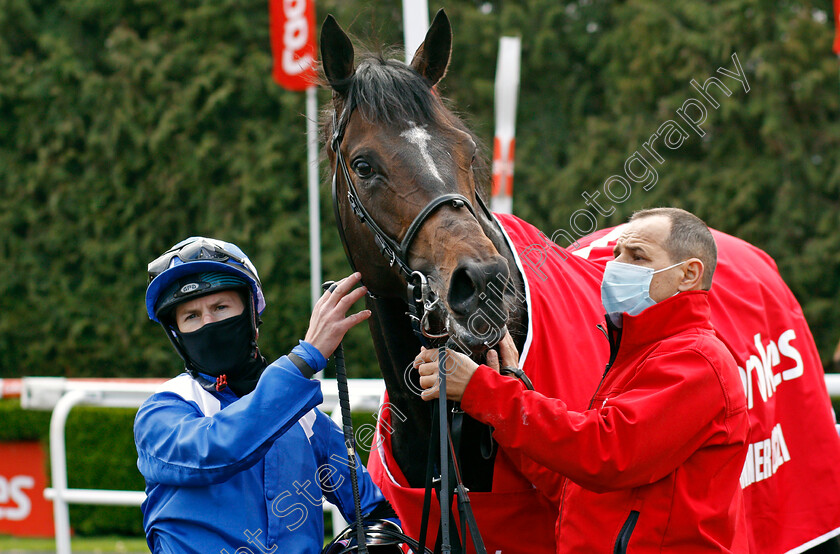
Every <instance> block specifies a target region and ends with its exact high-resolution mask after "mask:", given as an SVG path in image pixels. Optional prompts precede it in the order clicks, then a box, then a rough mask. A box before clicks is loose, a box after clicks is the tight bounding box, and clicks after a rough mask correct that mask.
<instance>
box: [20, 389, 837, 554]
mask: <svg viewBox="0 0 840 554" xmlns="http://www.w3.org/2000/svg"><path fill="white" fill-rule="evenodd" d="M161 382H162V381H161ZM321 383H322V384H321V390H322V391H323V393H324V403H323V404H322V405H321V406H319V408H320V409H321V411H323V412H324V413H327V414H331V417H332V418H333V420H335V421H340V410H339V408H338V388H337V386H336V382H335V380H334V379H324V380H322V381H321ZM159 384H160V382H150V383H137V382H119V381H116V382H108V381H93V380H91V381H74V380H68V379H65V378H63V377H24V378H23V390H22V392H21V405H22V406H23V407H24V408H27V409H32V410H52V417H51V419H50V462H51V466H52V487H51V488H48V489H46V490H45V491H44V496H45V497H47V498H48V499H49V500H52V502H53V514H54V518H55V546H56V554H70V553H71V552H72V550H71V547H70V514H69V511H68V505H69V504H99V505H111V506H139V505H140V504H141V503H142V502H143V500H144V499H145V498H146V494H145V493H144V492H143V491H114V490H101V489H69V488H67V453H66V450H65V442H64V431H65V424H66V423H67V416H68V415H69V414H70V410H72V409H73V407H74V406H78V405H86V406H103V407H114V408H139V407H140V405H141V404H142V403H143V401H144V400H145V399H146V398H148V397H149V396H150V395H151V394H152V393H153V392H154V391H155V389H156V388H157V387H158V385H159ZM825 384H826V388H827V389H828V394H829V396H830V397H831V398H832V399H835V400H836V399H840V374H826V376H825ZM349 389H350V407H351V409H354V410H360V411H365V412H369V413H372V412H375V411H376V410H377V409H378V407H379V402H380V400H381V398H382V393H383V392H384V390H385V383H384V382H383V381H382V380H380V379H350V381H349ZM837 427H838V432H840V425H838V426H837ZM325 507H327V508H328V509H329V510H330V511H331V512H332V516H333V529H336V530H338V529H341V528H342V527H343V526H344V525H345V523H344V519H343V518H342V517H341V514H340V513H339V511H338V509H337V508H336V507H335V506H332V505H331V504H328V503H327V502H326V501H325Z"/></svg>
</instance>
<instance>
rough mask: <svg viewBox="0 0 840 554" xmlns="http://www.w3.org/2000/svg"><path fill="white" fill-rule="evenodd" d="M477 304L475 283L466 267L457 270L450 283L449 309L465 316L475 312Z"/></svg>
mask: <svg viewBox="0 0 840 554" xmlns="http://www.w3.org/2000/svg"><path fill="white" fill-rule="evenodd" d="M477 304H478V297H477V295H476V284H475V281H473V279H472V278H471V277H470V275H469V272H468V271H467V268H466V267H459V268H457V269H456V270H455V271H454V272H453V273H452V279H451V281H450V283H449V307H450V308H451V309H452V311H454V312H455V313H457V314H459V315H465V314H468V313H470V312H472V311H474V310H475V306H476V305H477Z"/></svg>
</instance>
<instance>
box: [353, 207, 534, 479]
mask: <svg viewBox="0 0 840 554" xmlns="http://www.w3.org/2000/svg"><path fill="white" fill-rule="evenodd" d="M481 222H482V226H483V227H485V233H486V234H487V236H488V237H489V238H490V240H491V241H493V243H494V245H495V246H496V249H497V250H498V251H499V253H500V254H501V255H502V256H504V257H505V259H507V260H508V264H509V267H510V270H511V271H510V278H511V283H510V285H509V286H511V287H514V288H513V289H512V290H516V291H517V292H516V294H515V295H513V296H514V297H515V298H517V299H521V298H524V281H523V278H522V275H521V274H520V272H519V270H518V269H517V265H516V259H515V254H514V252H513V251H512V250H511V248H510V247H509V246H508V244H507V241H506V240H505V238H504V236H503V235H502V233H501V232H500V231H499V229H498V228H497V226H496V224H495V222H492V221H486V220H484V218H482V220H481ZM367 307H368V309H370V311H371V318H370V319H369V320H368V321H369V325H370V331H371V335H372V337H373V343H374V347H375V349H376V356H377V359H378V361H379V367H380V370H381V371H382V378H383V380H384V381H385V387H386V389H387V390H388V401H389V403H390V405H391V406H390V407H391V421H390V423H389V425H390V427H386V426H384V425H383V426H381V427H380V429H383V430H385V431H389V432H391V451H392V454H393V456H394V460H395V461H396V463H397V465H398V466H399V468H400V470H401V471H402V473H403V475H405V477H406V479H407V481H408V484H409V486H413V487H422V486H423V483H424V481H425V472H426V456H427V454H428V447H429V438H430V434H431V411H430V408H429V404H428V403H427V402H426V401H424V400H422V399H421V398H420V396H419V394H418V392H417V391H418V387H419V385H418V383H417V372H416V371H413V372H412V371H408V368H409V366H410V365H411V363H412V361H413V360H414V358H415V356H416V355H417V354H418V353H419V352H420V341H419V340H418V339H417V337H416V336H415V335H414V332H413V330H412V328H411V322H410V320H409V318H408V316H407V315H406V310H407V305H406V303H405V302H404V301H402V300H401V299H392V298H375V299H374V298H371V297H367ZM511 315H512V317H513V320H512V321H511V322H510V323H509V328H510V330H511V335H512V336H513V338H514V341H515V342H516V346H517V348H519V349H520V350H521V349H522V345H523V343H524V341H525V332H524V330H525V329H527V328H528V325H527V317H528V314H527V307H526V306H525V305H524V304H523V303H521V302H517V305H516V309H515V310H513V311H512V313H511ZM407 380H409V381H410V382H409V381H407ZM464 425H465V430H466V431H465V435H467V437H468V438H466V440H465V441H464V444H463V447H462V449H461V457H462V461H463V464H462V468H463V470H464V480H465V481H467V486H468V487H469V488H471V489H473V490H478V491H481V490H484V491H486V490H490V487H491V484H492V479H493V461H494V459H493V458H492V457H491V458H490V459H484V458H482V457H481V456H480V454H479V447H478V442H479V441H480V440H481V434H482V433H483V432H486V429H484V427H483V426H482V425H481V424H479V423H478V422H476V421H474V420H472V418H466V420H465V423H464Z"/></svg>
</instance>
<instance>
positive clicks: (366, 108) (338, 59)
mask: <svg viewBox="0 0 840 554" xmlns="http://www.w3.org/2000/svg"><path fill="white" fill-rule="evenodd" d="M451 45H452V31H451V28H450V25H449V20H448V18H447V17H446V15H445V13H444V12H443V10H441V11H439V12H438V14H437V16H436V17H435V19H434V22H433V23H432V25H431V27H430V28H429V31H428V33H427V34H426V39H425V41H424V43H423V44H422V45H421V46H420V48H419V49H418V51H417V54H416V55H415V56H414V59H413V60H412V62H411V64H410V65H405V64H403V63H402V62H400V61H397V60H386V59H383V58H382V57H381V56H366V57H364V58H362V59H361V60H360V61H359V63H358V65H357V64H356V62H355V53H354V50H353V46H352V44H351V42H350V40H349V38H348V37H347V35H346V34H345V33H344V31H343V30H342V29H341V28H340V27H339V25H338V24H337V23H336V22H335V20H334V19H333V18H332V17H331V16H328V17H327V19H326V20H325V22H324V24H323V26H322V29H321V59H322V63H323V68H324V73H325V75H326V78H327V81H328V82H329V86H330V87H331V88H332V90H333V106H332V110H329V112H328V117H327V118H326V122H325V125H324V131H325V136H326V141H327V152H328V155H329V159H330V164H331V167H332V170H333V176H334V177H333V179H334V185H333V186H334V200H335V201H336V206H337V208H336V217H337V218H338V221H337V223H338V225H339V228H340V229H341V230H342V233H343V237H342V239H343V241H344V246H345V248H346V250H347V253H348V256H349V257H350V260H351V263H352V265H353V266H354V267H355V268H357V269H358V270H359V271H361V272H362V275H363V281H364V283H365V285H366V286H367V287H368V289H369V290H370V292H371V293H372V294H375V295H379V296H386V297H400V298H406V295H407V292H406V291H407V288H406V287H407V283H412V282H413V283H414V284H415V285H417V288H416V293H415V294H417V295H418V297H419V296H421V295H422V289H421V286H420V285H421V283H420V281H421V280H422V277H421V276H419V275H415V277H412V276H411V273H412V272H419V273H420V274H422V276H425V277H426V278H427V279H428V285H429V290H430V294H428V295H426V296H425V300H426V305H427V308H428V315H427V319H426V320H425V321H424V322H423V323H424V326H425V329H426V332H427V334H428V335H444V334H449V336H450V337H451V338H453V339H454V340H455V342H456V343H457V344H458V345H459V346H461V347H462V348H464V349H467V350H469V351H471V352H472V353H473V354H479V353H481V352H482V351H484V350H486V349H487V348H488V347H489V346H492V345H493V344H495V342H497V341H498V340H499V338H500V337H501V333H502V331H503V329H504V326H505V322H506V320H507V318H508V308H507V306H506V304H505V302H504V296H505V288H506V287H507V284H508V280H509V277H510V270H509V267H508V263H507V261H506V260H505V258H503V257H502V256H501V255H500V254H499V252H498V251H497V249H496V247H495V246H494V244H493V242H492V241H491V240H490V239H489V238H488V236H487V234H486V233H487V230H488V229H490V228H495V227H494V224H493V223H492V218H491V216H490V215H489V212H487V210H486V207H485V206H484V204H483V202H482V201H481V200H480V198H479V196H478V192H477V190H476V181H477V177H476V175H477V167H476V158H477V154H478V152H477V144H476V142H477V139H476V138H475V137H474V135H473V134H472V133H471V132H470V131H469V130H468V129H467V128H466V126H465V125H464V124H463V122H462V121H461V120H460V119H459V118H457V117H456V116H455V115H454V114H452V112H450V111H449V110H448V109H447V108H446V107H445V106H444V104H443V102H442V101H441V99H440V97H439V96H438V95H437V93H436V91H435V89H434V86H435V85H436V84H437V83H438V81H440V79H441V78H442V77H443V75H444V73H445V72H446V68H447V65H448V64H449V57H450V52H451ZM348 192H349V195H348ZM353 204H356V207H355V209H354V207H353ZM383 254H384V255H383Z"/></svg>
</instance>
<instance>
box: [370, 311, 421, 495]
mask: <svg viewBox="0 0 840 554" xmlns="http://www.w3.org/2000/svg"><path fill="white" fill-rule="evenodd" d="M367 307H368V309H370V311H371V317H370V319H369V320H368V322H369V324H370V332H371V335H372V337H373V345H374V347H375V349H376V357H377V359H378V361H379V368H380V370H381V371H382V378H383V379H384V381H385V388H386V389H387V391H388V402H389V403H390V405H391V406H390V407H391V421H390V429H391V430H393V432H392V433H391V445H392V451H393V454H394V458H395V460H396V461H397V464H398V465H399V466H400V468H401V469H402V471H403V472H404V473H405V476H406V478H407V479H408V481H409V483H422V482H423V480H424V478H425V465H424V464H419V463H418V464H412V463H408V462H409V461H411V460H422V461H423V462H425V460H426V455H427V448H428V441H429V436H430V431H431V422H430V418H431V416H430V409H429V404H428V403H427V402H426V401H424V400H422V399H421V398H420V396H419V394H418V393H417V387H418V386H419V385H418V384H417V372H416V371H414V372H409V371H407V369H408V367H409V366H410V365H411V363H412V361H413V360H414V358H415V356H417V354H419V353H420V342H419V340H418V339H417V337H416V336H415V335H414V332H413V331H412V330H411V322H410V320H409V319H408V316H407V315H406V313H405V312H406V310H407V305H406V303H405V302H403V301H402V300H399V299H392V298H375V299H374V298H371V297H367ZM406 379H412V380H413V381H412V383H411V384H409V383H408V382H407V381H406ZM381 429H386V430H387V429H389V428H387V427H385V426H381Z"/></svg>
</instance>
